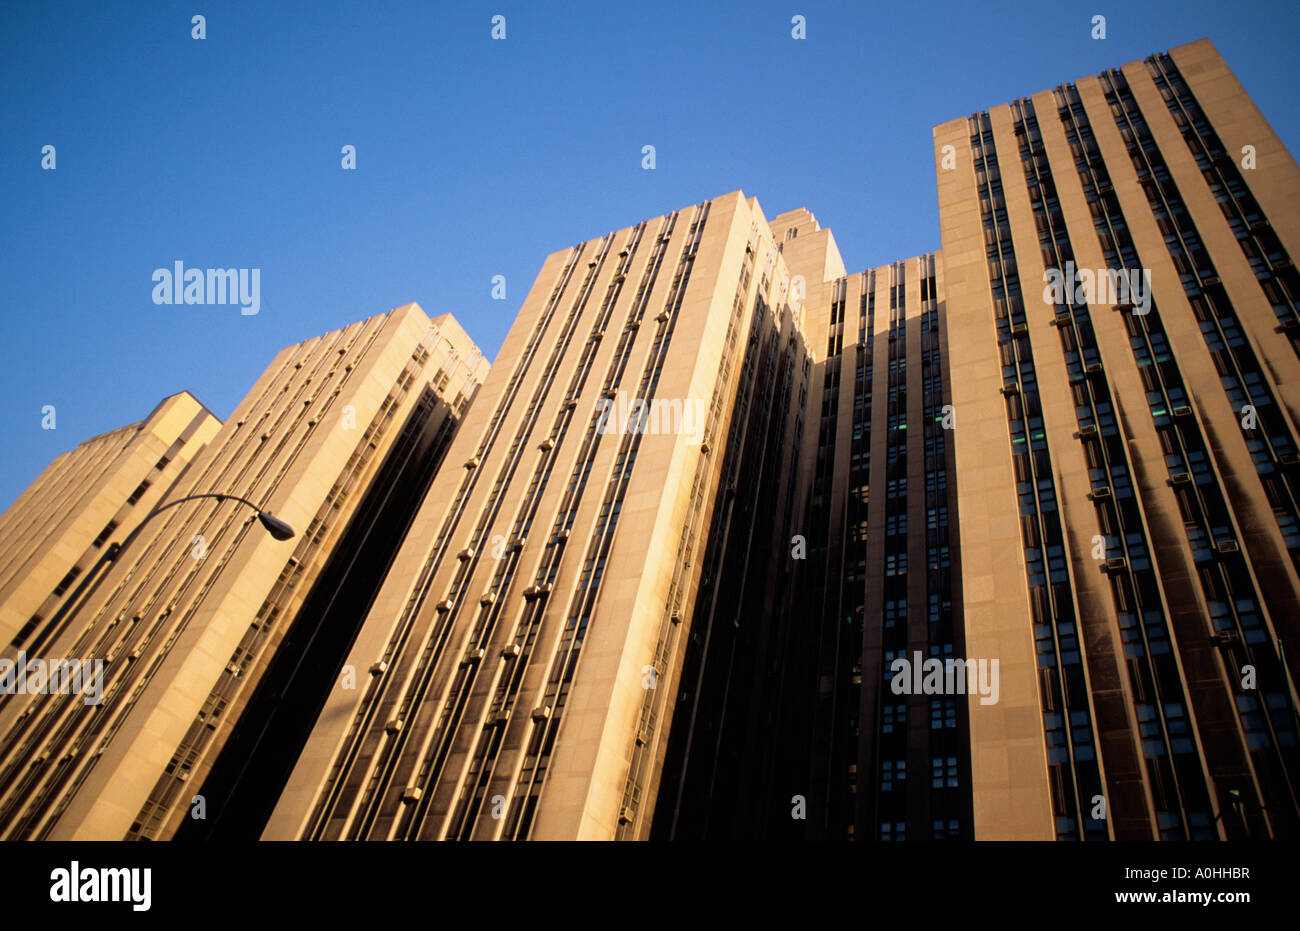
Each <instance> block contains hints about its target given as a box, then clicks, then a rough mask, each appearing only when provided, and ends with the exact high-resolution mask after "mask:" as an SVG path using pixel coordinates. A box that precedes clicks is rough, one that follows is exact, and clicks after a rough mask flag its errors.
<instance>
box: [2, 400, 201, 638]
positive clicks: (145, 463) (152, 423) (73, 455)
mask: <svg viewBox="0 0 1300 931" xmlns="http://www.w3.org/2000/svg"><path fill="white" fill-rule="evenodd" d="M220 427H221V421H220V420H218V419H217V418H216V417H214V416H213V415H212V413H211V412H210V411H209V410H208V409H207V408H205V407H204V406H203V405H202V404H200V403H199V402H198V401H197V400H196V399H195V398H194V397H193V395H191V394H189V393H188V392H181V393H180V394H175V395H172V396H171V397H169V398H166V399H164V400H163V401H162V403H160V404H159V405H158V406H157V407H156V408H154V410H153V411H152V412H151V413H150V414H149V416H148V417H146V418H145V419H144V420H142V421H140V422H139V423H133V424H129V425H128V426H125V427H119V428H118V429H116V430H111V431H109V432H108V433H104V434H101V435H99V436H96V437H92V438H91V439H89V440H86V441H85V442H84V443H82V444H80V445H79V446H77V448H76V449H73V450H70V451H69V452H66V453H64V454H63V455H61V456H59V457H58V458H56V459H55V460H54V461H53V462H51V463H50V464H49V466H48V467H47V468H46V469H45V471H43V472H42V473H41V474H40V475H39V476H38V477H37V479H36V481H34V482H32V484H31V485H30V486H28V488H27V490H26V491H24V492H23V493H22V495H20V496H19V498H18V500H17V501H15V502H14V503H13V504H12V505H10V506H9V508H8V510H6V511H5V512H4V515H3V516H0V644H4V645H5V646H8V647H11V648H13V649H19V648H21V647H24V646H28V647H31V646H34V647H35V648H36V649H40V645H41V643H42V642H43V634H44V633H45V622H46V621H47V620H48V619H49V618H50V617H52V616H53V614H54V613H55V611H56V610H57V606H58V604H59V602H60V599H61V597H62V596H63V595H65V594H66V593H68V592H69V591H71V589H72V588H73V587H74V586H75V584H76V583H77V580H78V579H79V578H80V577H81V576H82V575H83V573H85V572H86V571H87V570H89V569H90V568H91V567H92V566H93V565H94V563H95V562H96V560H98V559H99V557H100V555H101V552H102V550H103V547H104V546H105V545H106V544H107V542H108V540H109V538H110V537H111V536H113V534H114V532H115V531H117V530H118V528H119V527H121V526H122V525H123V524H128V525H129V524H130V522H131V520H132V518H133V517H138V516H143V515H145V514H148V513H149V511H150V509H151V508H153V507H154V505H156V504H157V503H158V502H159V501H160V500H162V498H163V497H164V496H165V495H166V493H167V491H168V489H169V488H170V487H171V485H172V483H173V482H175V481H176V478H177V476H179V475H180V474H181V472H183V471H184V470H185V467H186V466H187V465H188V464H189V462H190V460H191V459H193V458H194V456H195V455H196V454H197V453H198V452H199V450H201V449H203V447H204V446H205V445H206V444H207V443H208V442H209V441H210V440H211V439H212V437H213V436H214V435H215V434H216V432H217V430H218V429H220Z"/></svg>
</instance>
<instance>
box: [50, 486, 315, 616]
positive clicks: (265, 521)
mask: <svg viewBox="0 0 1300 931" xmlns="http://www.w3.org/2000/svg"><path fill="white" fill-rule="evenodd" d="M198 498H216V499H217V500H218V501H225V500H227V499H229V500H231V501H238V502H239V503H240V504H246V505H248V506H249V507H250V508H252V509H253V511H254V512H256V514H257V520H258V522H259V523H261V525H262V526H263V527H265V528H266V532H267V533H269V534H270V535H271V536H272V537H273V538H275V539H276V540H288V539H291V538H292V537H293V528H292V527H290V526H289V525H288V524H286V523H285V522H284V521H282V520H280V518H278V517H276V516H275V515H274V514H272V513H271V512H270V511H267V510H265V509H263V508H260V507H258V506H257V505H256V504H254V503H253V502H251V501H249V500H248V499H247V498H241V497H239V496H238V495H227V494H218V493H215V492H209V493H205V494H200V495H186V496H185V497H184V498H177V499H176V500H175V501H169V502H167V503H166V504H160V505H158V506H157V507H156V508H154V509H153V510H152V511H150V512H149V513H148V514H146V515H145V516H144V520H142V521H140V523H139V524H137V525H136V528H135V529H134V530H132V531H131V532H130V533H129V534H127V536H126V539H124V540H123V541H122V542H121V543H110V544H109V546H108V549H106V550H105V551H104V555H103V556H100V557H99V561H98V562H96V563H95V565H94V566H92V567H91V570H90V571H89V572H87V573H86V577H85V578H83V579H82V580H81V584H80V585H78V586H77V587H76V589H75V590H74V591H73V593H72V594H71V595H69V596H68V600H67V601H65V602H64V603H63V604H62V606H61V607H60V608H59V610H58V611H57V612H55V614H54V617H53V618H51V619H50V627H49V630H50V634H48V635H47V639H50V638H54V637H58V636H59V635H60V634H61V633H63V630H62V625H63V624H65V623H66V622H67V618H68V615H70V614H71V613H72V612H73V610H75V608H76V607H77V603H78V602H79V601H80V600H81V598H82V596H83V595H85V594H86V590H87V588H88V587H89V586H90V583H91V582H95V583H96V585H98V581H97V580H98V579H99V578H100V576H101V575H102V573H103V570H104V567H105V566H107V565H108V564H109V563H112V562H115V561H116V560H117V558H118V557H119V556H120V555H122V551H123V550H125V549H126V548H127V547H128V546H130V545H131V542H132V541H133V540H135V538H136V537H137V536H139V535H140V531H141V530H143V529H144V525H145V524H147V523H149V521H151V520H153V518H155V517H157V516H158V515H159V514H161V513H162V512H163V511H165V510H167V509H168V508H174V507H176V505H178V504H184V503H185V502H186V501H194V500H196V499H198Z"/></svg>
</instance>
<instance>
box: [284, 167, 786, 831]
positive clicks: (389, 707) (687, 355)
mask: <svg viewBox="0 0 1300 931" xmlns="http://www.w3.org/2000/svg"><path fill="white" fill-rule="evenodd" d="M788 287H789V275H788V273H787V272H786V271H785V269H784V268H783V267H782V263H781V261H780V256H779V254H778V252H777V251H776V249H775V248H774V244H773V243H772V237H771V232H770V230H769V229H768V226H767V223H766V222H765V220H764V219H763V216H762V214H761V212H760V211H759V209H758V205H757V202H756V201H754V200H752V199H749V200H747V199H746V198H745V197H744V196H743V195H741V194H740V193H739V192H734V193H731V194H728V195H725V196H723V197H719V198H715V199H713V200H709V201H704V202H702V203H699V204H696V205H695V206H692V207H687V208H685V209H682V210H679V211H675V212H673V213H671V214H668V215H666V216H661V217H656V218H654V219H652V220H648V221H645V222H643V223H639V224H637V225H636V226H633V227H629V228H626V229H623V230H619V231H617V232H614V233H610V234H608V235H606V236H603V237H600V238H599V239H595V240H592V241H589V242H585V243H582V244H580V245H578V246H575V247H573V248H570V249H566V250H564V251H562V252H557V253H555V254H553V255H551V256H550V257H549V258H548V259H547V260H546V262H545V264H544V265H543V267H542V270H541V273H540V274H539V275H538V277H537V280H536V282H535V283H534V285H533V288H532V290H531V291H530V292H529V294H528V297H527V299H526V300H525V302H524V305H523V307H522V309H521V311H520V313H519V316H518V317H517V318H516V320H515V323H514V326H513V327H512V328H511V330H510V334H509V336H508V337H507V338H506V341H505V344H504V346H503V347H502V349H501V353H500V356H499V360H498V363H497V364H496V365H495V366H494V367H493V369H492V371H491V373H490V374H489V376H488V379H487V381H486V382H485V383H484V386H483V389H482V391H481V394H480V397H479V399H478V400H477V401H476V402H475V404H474V407H473V408H472V409H471V411H470V413H469V416H468V417H467V419H466V421H465V424H464V426H463V427H462V429H461V431H460V432H459V433H458V435H457V438H456V440H455V441H454V442H453V444H452V449H451V451H450V453H449V467H448V468H444V469H443V470H442V471H441V472H440V473H439V475H438V477H437V478H436V479H435V481H434V485H433V487H432V488H431V490H430V492H429V494H428V496H427V497H426V499H425V503H424V505H423V507H422V508H421V510H420V513H419V514H418V515H417V516H416V518H415V521H414V523H413V525H412V528H411V532H410V534H409V535H408V537H407V543H406V544H405V545H404V547H403V550H402V552H401V553H399V555H398V557H397V559H396V560H395V562H394V564H393V569H392V571H391V572H390V573H389V575H388V580H387V581H386V583H385V585H384V588H383V590H382V591H381V592H380V594H379V597H378V598H377V599H376V601H375V604H374V607H373V608H372V610H371V612H370V615H369V617H367V619H366V622H365V625H364V627H363V629H362V632H361V635H360V636H359V637H358V639H357V641H356V646H355V648H354V649H353V651H352V654H351V656H349V657H348V660H347V662H348V665H350V666H353V667H355V668H357V669H369V670H370V677H369V680H368V682H367V683H366V684H365V686H364V687H360V688H358V689H356V690H355V691H351V690H347V689H342V688H339V689H336V690H335V691H334V692H333V694H332V695H331V697H330V699H329V702H328V704H327V705H326V707H325V710H324V712H323V713H322V715H321V718H320V720H319V722H318V724H317V726H316V728H315V730H314V732H313V734H312V736H311V738H310V740H309V742H308V744H307V747H306V750H305V751H304V753H303V756H302V757H301V759H300V760H299V762H298V765H297V767H296V769H295V770H294V773H293V777H292V779H291V780H290V782H289V785H288V787H287V789H286V791H285V793H284V795H283V796H282V798H281V800H280V803H279V805H278V806H277V808H276V811H275V814H274V817H273V818H272V819H271V822H270V824H269V826H268V828H267V830H266V832H265V835H264V836H265V837H267V838H311V839H315V838H321V839H340V838H394V839H432V838H525V837H532V838H614V837H640V836H645V835H646V833H647V832H648V830H649V824H650V817H649V815H650V812H651V810H652V808H653V800H654V797H655V793H656V791H657V789H658V784H659V781H660V777H661V775H662V759H663V754H664V751H665V737H666V734H667V731H668V725H669V723H670V722H671V720H672V719H673V715H674V705H675V703H676V699H677V693H678V690H679V687H680V673H681V661H682V655H683V652H684V650H685V646H686V639H687V636H688V633H689V632H690V630H691V628H692V616H693V614H694V612H695V608H694V605H695V601H696V598H697V597H698V593H699V591H700V588H701V586H702V585H704V584H705V582H706V580H705V578H704V574H705V573H706V572H707V571H708V570H707V568H706V566H705V563H706V561H707V560H706V559H705V553H704V549H705V544H706V541H707V540H708V539H709V535H710V533H711V532H712V530H713V529H714V524H715V523H716V521H717V517H718V508H717V506H716V501H717V500H718V498H719V495H725V494H726V492H727V488H728V485H727V481H728V472H727V468H726V465H725V463H724V460H726V458H727V457H726V451H727V448H728V445H729V443H730V442H731V440H732V439H733V438H734V434H735V433H736V432H742V433H743V431H744V430H745V429H746V428H747V427H748V426H749V425H750V422H749V420H748V419H747V418H746V412H745V411H744V410H740V411H739V416H737V415H738V408H737V405H736V398H737V396H738V393H739V392H741V391H742V390H743V391H748V390H749V388H748V387H746V386H748V385H750V384H751V383H752V382H753V381H754V380H756V379H757V380H761V379H763V378H764V377H765V376H766V374H767V373H766V372H765V371H758V370H757V369H756V368H755V364H756V357H755V356H754V354H753V353H751V352H750V351H749V347H750V346H751V344H752V341H753V340H754V339H756V338H758V336H759V334H761V333H763V332H767V331H768V330H769V329H771V328H779V329H782V331H783V332H784V333H785V334H786V335H787V336H788V335H790V334H791V333H792V332H793V326H792V324H791V323H790V322H789V321H788V320H786V322H784V323H782V322H781V321H780V319H779V318H780V317H781V315H782V314H787V313H788V311H785V310H784V309H783V308H784V300H783V295H784V293H785V290H786V289H788ZM799 361H800V362H801V360H799ZM793 364H794V360H789V361H787V363H786V365H787V366H789V365H793ZM451 465H456V466H459V467H460V468H456V469H453V468H450V466H451ZM708 581H710V582H716V581H717V580H716V579H711V580H708Z"/></svg>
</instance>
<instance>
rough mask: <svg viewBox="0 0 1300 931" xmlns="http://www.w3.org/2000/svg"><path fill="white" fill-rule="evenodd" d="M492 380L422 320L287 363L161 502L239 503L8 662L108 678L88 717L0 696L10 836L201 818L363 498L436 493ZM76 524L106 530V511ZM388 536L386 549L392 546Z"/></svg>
mask: <svg viewBox="0 0 1300 931" xmlns="http://www.w3.org/2000/svg"><path fill="white" fill-rule="evenodd" d="M486 369H487V363H486V361H485V360H484V359H483V358H482V356H481V354H480V353H479V352H478V350H477V348H476V347H475V346H474V345H473V343H472V342H471V341H470V340H469V338H468V337H467V336H466V335H465V333H464V331H463V330H462V329H461V328H460V326H459V325H458V324H457V323H456V322H455V321H454V320H453V319H452V318H451V317H450V316H449V315H444V316H442V317H439V318H437V319H436V320H434V321H432V322H431V321H430V320H429V318H428V317H427V316H426V315H425V314H424V312H423V311H422V310H421V309H420V308H419V307H418V306H417V305H414V304H410V305H407V306H405V307H402V308H398V309H397V310H394V311H391V312H389V313H387V314H383V315H380V316H377V317H372V318H370V319H368V320H364V321H362V322H360V323H355V324H353V325H351V326H348V327H345V328H344V329H341V330H336V331H334V332H331V333H327V334H325V335H324V336H320V337H317V338H315V339H311V340H308V341H306V342H304V343H300V344H298V345H295V346H290V347H288V348H286V349H284V350H282V351H281V352H280V353H279V355H277V356H276V358H275V359H274V360H273V361H272V363H271V365H270V366H269V367H268V368H267V370H266V371H265V373H264V374H263V375H262V377H261V378H260V379H259V380H258V382H257V384H256V385H254V387H253V389H252V390H251V391H250V392H249V394H248V395H247V396H246V397H245V398H244V400H243V401H242V402H241V403H240V405H239V406H238V407H237V408H236V410H235V412H234V413H233V414H232V415H231V418H230V419H229V420H228V421H227V422H226V423H225V424H223V425H221V427H220V429H219V430H217V431H216V432H215V435H210V436H209V437H208V442H207V444H206V446H204V447H203V448H202V449H201V450H200V451H198V452H197V453H196V454H193V457H192V458H191V459H190V460H189V461H188V463H187V464H185V467H184V470H183V471H182V472H181V473H180V474H179V475H177V476H176V477H175V480H174V481H173V482H171V484H170V487H169V488H168V489H167V492H166V494H165V498H166V500H167V503H170V502H172V501H176V500H178V499H181V498H184V497H185V496H188V495H196V494H197V495H204V494H214V493H215V494H218V495H222V496H227V497H223V498H220V499H214V498H202V499H200V500H197V501H188V502H185V503H183V504H179V505H178V506H173V507H170V508H168V509H167V510H165V511H163V512H161V513H159V514H158V516H157V519H156V520H152V521H150V522H149V523H148V524H147V525H145V526H143V527H140V530H141V532H140V533H139V535H138V537H136V538H134V539H133V540H132V541H130V545H129V546H127V547H126V548H125V549H123V550H122V553H121V555H120V556H119V557H118V558H117V559H116V560H114V561H112V562H110V563H108V566H107V571H106V572H104V573H103V574H102V575H101V576H100V577H99V578H97V579H95V580H94V581H93V584H90V585H89V586H88V587H87V588H86V590H85V592H84V594H83V593H82V592H81V587H80V586H79V587H78V589H75V590H73V592H71V593H69V594H66V595H63V594H59V595H55V596H54V597H55V598H56V599H57V598H60V597H62V598H64V599H65V600H66V599H72V598H74V597H75V598H76V599H77V601H76V603H75V604H68V605H67V606H66V608H67V609H66V610H63V611H59V612H56V613H55V614H54V615H52V616H51V619H50V620H49V621H47V622H46V623H45V624H44V625H43V626H42V625H41V624H37V626H36V628H35V629H34V630H33V631H32V633H31V634H30V636H28V637H27V638H26V639H25V640H24V641H23V643H22V644H18V643H16V642H14V643H11V644H10V646H9V649H8V650H6V653H5V655H6V657H9V658H11V659H18V660H19V661H20V663H21V658H20V657H18V655H17V654H16V652H15V648H16V647H18V646H23V647H25V648H26V649H25V652H26V654H27V657H29V658H33V659H34V657H35V656H36V654H37V653H38V652H39V653H40V654H41V655H42V656H44V657H75V658H88V659H92V660H102V662H103V667H102V675H103V681H102V695H101V696H100V698H101V700H100V701H99V702H98V703H95V704H89V703H86V702H83V701H78V700H76V699H75V698H71V697H70V696H68V695H66V694H30V693H29V694H21V693H13V692H10V693H8V694H4V695H2V696H0V735H2V736H0V836H2V837H4V838H7V839H21V838H49V839H121V838H123V837H127V838H134V837H139V838H165V837H168V836H170V835H171V834H172V833H173V832H174V831H175V830H176V828H177V826H178V824H179V823H180V822H181V821H182V820H183V819H185V818H186V817H187V816H206V814H205V811H204V809H205V808H206V799H203V798H195V793H194V791H193V788H194V786H197V785H198V784H199V783H200V782H201V780H202V778H203V777H204V775H205V774H206V772H207V770H208V768H209V767H210V766H211V764H212V761H213V760H214V759H215V758H216V756H217V755H218V754H219V752H220V749H221V747H222V745H223V743H224V742H225V740H226V739H227V738H228V736H229V734H230V731H231V728H232V726H233V725H234V724H235V722H236V721H237V720H238V719H239V717H240V714H241V711H242V709H243V707H244V704H245V703H246V701H247V700H248V697H249V695H250V693H252V691H253V690H254V689H255V687H256V685H257V683H258V680H259V678H260V677H261V675H262V673H263V672H264V671H265V669H266V668H267V665H268V663H269V662H270V661H271V659H272V657H273V656H274V654H275V652H276V649H277V647H278V646H279V644H280V641H281V639H282V638H283V637H284V636H285V634H286V631H290V630H292V629H294V628H295V627H296V626H297V625H298V622H303V623H306V624H313V623H318V622H319V616H316V617H307V618H301V617H299V614H300V609H301V607H302V605H303V603H304V598H305V597H307V596H308V595H309V593H311V592H312V590H313V584H314V583H315V582H316V581H317V579H318V577H319V576H320V574H321V570H322V566H324V565H326V563H327V561H328V559H329V557H330V554H331V552H332V551H333V550H334V549H335V548H336V547H338V546H339V545H341V544H345V543H346V542H347V537H348V534H349V533H351V532H352V530H353V527H354V525H356V524H357V521H356V520H354V518H357V517H358V514H359V510H360V506H361V505H362V504H363V502H364V501H365V499H366V497H367V491H368V489H369V486H370V485H371V483H372V482H374V481H375V480H376V477H377V476H383V477H384V481H385V483H390V482H394V483H399V484H400V483H401V482H402V481H403V476H402V473H403V471H405V470H407V469H415V470H416V471H417V472H420V473H422V474H424V475H425V476H426V480H427V475H428V470H427V465H428V463H429V461H430V460H432V461H433V462H436V461H437V459H438V458H439V457H440V453H441V452H442V451H443V450H444V449H445V446H446V442H447V441H448V439H449V438H450V435H451V434H452V432H453V431H454V428H455V425H456V423H457V421H458V419H459V417H460V415H461V414H462V413H463V411H464V409H465V408H466V406H467V404H468V402H469V399H470V398H471V396H472V395H473V393H474V391H475V389H476V387H477V385H478V383H479V382H480V381H481V379H482V378H483V376H484V374H485V372H486ZM179 397H180V398H181V399H182V400H185V399H186V397H187V396H179ZM189 400H190V401H192V399H189ZM175 401H176V399H169V402H165V403H164V408H166V407H167V405H168V404H170V403H172V402H175ZM190 406H194V405H192V404H191V405H190ZM194 413H195V412H192V411H191V412H189V416H194ZM172 433H177V434H178V437H177V439H176V440H175V441H174V443H176V444H180V443H182V442H183V441H185V440H187V439H188V438H189V437H191V436H192V435H193V434H194V431H193V430H190V431H178V430H177V429H176V428H175V427H173V428H172V430H171V433H168V434H166V435H164V436H163V439H162V440H161V441H159V442H166V441H168V440H170V439H171V435H172ZM415 445H418V446H420V447H421V448H422V449H423V453H422V454H421V455H420V456H419V457H415V459H414V460H413V459H412V457H410V455H409V453H410V448H411V447H412V446H415ZM182 449H186V447H183V446H182ZM174 453H175V448H173V454H174ZM417 460H418V461H417ZM393 463H397V464H398V468H397V469H396V471H395V470H394V468H393V467H392V464H393ZM160 465H162V463H160ZM57 466H58V463H56V464H55V466H52V467H51V468H52V469H54V468H55V467H57ZM95 468H96V467H94V466H87V467H86V469H87V472H88V473H92V472H93V471H94V469H95ZM163 471H164V474H166V467H165V466H164V468H163ZM107 478H108V479H109V480H110V481H112V482H117V484H121V481H118V477H117V475H116V473H110V474H109V475H108V476H107ZM155 491H156V490H155ZM234 496H237V497H239V498H242V499H246V500H247V501H248V502H250V503H252V505H253V506H254V507H255V508H258V509H265V510H267V511H269V512H271V513H273V514H274V515H276V516H277V517H278V518H280V519H281V520H283V521H286V522H287V523H288V524H290V525H291V526H292V527H293V528H296V530H297V531H298V533H297V537H296V539H295V540H294V542H292V543H286V542H282V541H281V540H278V539H273V538H272V537H271V536H268V535H267V534H265V533H263V532H262V528H260V527H258V526H257V514H256V512H254V511H252V510H251V509H250V508H248V507H247V506H246V504H243V503H240V502H238V501H235V500H231V498H232V497H234ZM162 497H164V496H163V495H162V494H155V495H154V496H153V497H152V498H149V499H147V500H152V501H158V500H159V499H161V498H162ZM129 500H130V499H129ZM140 500H146V499H145V498H144V497H143V496H141V497H140ZM19 504H20V505H21V504H22V502H21V501H20V502H19ZM76 506H77V507H79V508H80V507H83V505H81V504H80V503H77V505H76ZM84 507H85V508H86V509H87V510H89V511H90V516H92V517H93V518H94V519H95V520H99V519H101V518H102V517H103V516H104V515H103V513H101V512H102V511H103V504H102V503H101V502H100V501H97V500H96V501H92V502H89V503H88V504H87V505H85V506H84ZM143 518H144V513H143V512H140V511H139V510H138V509H136V510H133V511H131V512H130V513H129V514H127V515H124V518H123V520H121V521H120V522H119V523H118V525H117V526H115V527H112V528H110V529H109V530H108V532H107V534H106V535H105V540H109V539H111V540H112V542H114V543H117V542H122V541H124V539H125V537H126V531H128V530H131V529H132V528H134V527H137V526H139V522H140V521H141V520H142V519H143ZM77 519H78V520H82V522H83V523H84V518H83V517H82V516H81V515H78V517H77ZM363 529H364V528H363ZM385 531H386V536H385V537H384V538H381V539H380V541H379V542H380V543H381V544H382V542H383V539H388V540H390V542H389V544H388V545H389V546H390V547H395V546H396V543H397V540H396V539H392V537H393V529H392V528H391V527H389V528H385ZM105 540H99V541H98V544H97V545H103V544H104V542H105ZM86 581H87V582H89V581H90V579H89V578H87V580H86ZM331 584H333V585H335V586H338V585H339V584H340V580H339V578H338V577H337V576H336V577H334V578H333V581H332V583H331ZM65 588H66V586H65ZM24 610H25V608H24ZM42 661H43V660H42Z"/></svg>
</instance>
